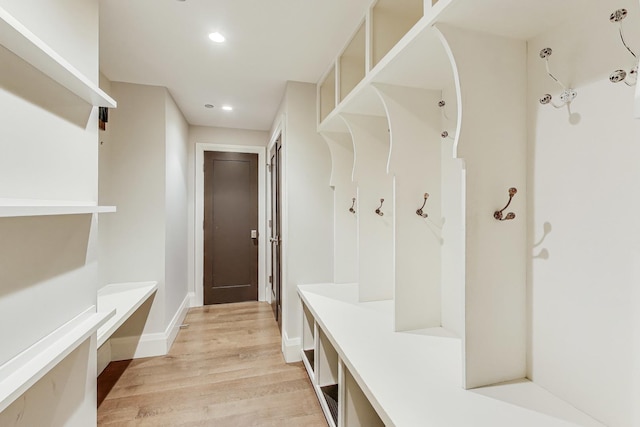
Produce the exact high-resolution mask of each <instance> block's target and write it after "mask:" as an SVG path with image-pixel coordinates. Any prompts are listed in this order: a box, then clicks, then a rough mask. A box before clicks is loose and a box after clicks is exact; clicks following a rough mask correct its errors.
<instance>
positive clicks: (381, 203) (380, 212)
mask: <svg viewBox="0 0 640 427" xmlns="http://www.w3.org/2000/svg"><path fill="white" fill-rule="evenodd" d="M383 204H384V199H380V206H378V209H376V214H377V215H379V216H384V212H382V210H381V209H382V205H383Z"/></svg>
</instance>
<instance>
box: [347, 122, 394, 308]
mask: <svg viewBox="0 0 640 427" xmlns="http://www.w3.org/2000/svg"><path fill="white" fill-rule="evenodd" d="M342 118H343V119H344V120H345V122H346V124H347V126H348V128H349V131H350V132H351V137H352V138H353V145H354V152H355V166H354V174H353V177H354V181H355V182H356V184H357V186H358V196H357V207H358V283H359V284H360V286H359V299H360V301H363V302H364V301H380V300H388V299H393V289H394V274H393V215H394V212H393V199H392V198H393V179H392V177H391V176H389V175H388V174H387V163H388V159H389V128H388V122H387V119H386V117H377V116H364V115H358V114H343V115H342ZM380 199H384V203H383V205H382V208H381V212H382V213H383V215H382V216H380V215H377V214H376V212H375V211H376V208H378V207H379V206H380Z"/></svg>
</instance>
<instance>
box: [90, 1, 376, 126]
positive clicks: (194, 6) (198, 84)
mask: <svg viewBox="0 0 640 427" xmlns="http://www.w3.org/2000/svg"><path fill="white" fill-rule="evenodd" d="M370 3H371V0H186V1H179V0H100V69H101V71H102V72H103V73H104V75H106V76H107V77H108V78H109V79H110V80H111V81H120V82H128V83H138V84H145V85H155V86H165V87H167V88H168V89H169V91H170V92H171V95H172V96H173V97H174V99H175V100H176V102H177V103H178V106H179V107H180V109H181V110H182V112H183V113H184V115H185V117H186V119H187V121H188V122H189V123H190V124H192V125H202V126H219V127H230V128H241V129H258V130H268V129H270V128H271V124H272V122H273V120H274V117H275V114H276V113H277V109H278V106H279V105H280V101H281V99H282V95H283V93H284V87H285V83H286V81H288V80H293V81H303V82H312V83H316V82H317V81H318V80H319V79H320V77H321V76H322V74H323V73H324V72H325V71H326V70H327V69H328V67H329V65H330V63H331V62H332V60H333V59H334V58H335V56H336V55H337V54H338V52H339V50H340V49H341V48H342V47H343V46H344V45H345V43H346V41H347V40H348V39H349V37H350V36H351V34H352V33H353V31H354V30H355V29H356V28H357V27H358V25H359V23H360V21H361V19H362V18H363V17H364V14H365V11H366V8H367V7H368V5H369V4H370ZM214 31H219V32H220V33H222V34H224V35H225V36H226V38H227V41H226V42H225V43H224V44H215V43H213V42H211V41H210V40H209V39H208V34H209V33H211V32H214ZM207 103H209V104H213V105H214V106H215V108H213V109H206V108H204V104H207ZM224 104H229V105H232V106H233V107H234V111H232V112H227V111H222V109H221V108H220V107H221V106H222V105H224Z"/></svg>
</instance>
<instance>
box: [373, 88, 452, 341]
mask: <svg viewBox="0 0 640 427" xmlns="http://www.w3.org/2000/svg"><path fill="white" fill-rule="evenodd" d="M374 87H375V88H376V89H377V91H378V94H379V95H380V98H381V99H382V102H383V103H384V105H385V108H386V110H387V115H388V118H389V127H390V140H391V155H390V157H389V173H390V174H392V175H394V185H395V186H394V202H395V205H394V240H395V250H394V260H395V329H396V331H407V330H412V329H422V328H431V327H439V326H440V325H441V274H440V269H441V256H440V248H441V241H442V215H441V197H440V191H441V184H440V181H441V178H440V175H441V171H440V169H441V168H440V157H441V154H440V151H441V148H440V146H441V144H442V142H441V138H440V133H441V132H442V130H441V128H442V119H441V113H440V110H439V108H438V101H440V99H441V93H440V91H428V90H424V89H414V88H407V87H400V86H390V85H375V86H374ZM424 193H429V198H428V199H427V203H426V205H425V207H424V209H423V211H424V212H426V213H428V215H429V216H428V217H427V218H422V217H420V216H418V215H417V214H416V210H417V209H418V208H420V207H421V205H422V204H423V202H424ZM460 303H462V301H460Z"/></svg>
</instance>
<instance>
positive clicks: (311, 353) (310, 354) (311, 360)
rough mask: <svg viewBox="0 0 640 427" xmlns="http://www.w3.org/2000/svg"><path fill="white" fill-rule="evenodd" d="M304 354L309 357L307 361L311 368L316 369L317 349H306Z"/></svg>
mask: <svg viewBox="0 0 640 427" xmlns="http://www.w3.org/2000/svg"><path fill="white" fill-rule="evenodd" d="M304 356H305V357H306V358H307V363H309V366H310V367H311V370H312V371H313V370H315V369H316V367H315V359H314V357H315V350H313V349H311V350H304Z"/></svg>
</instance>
